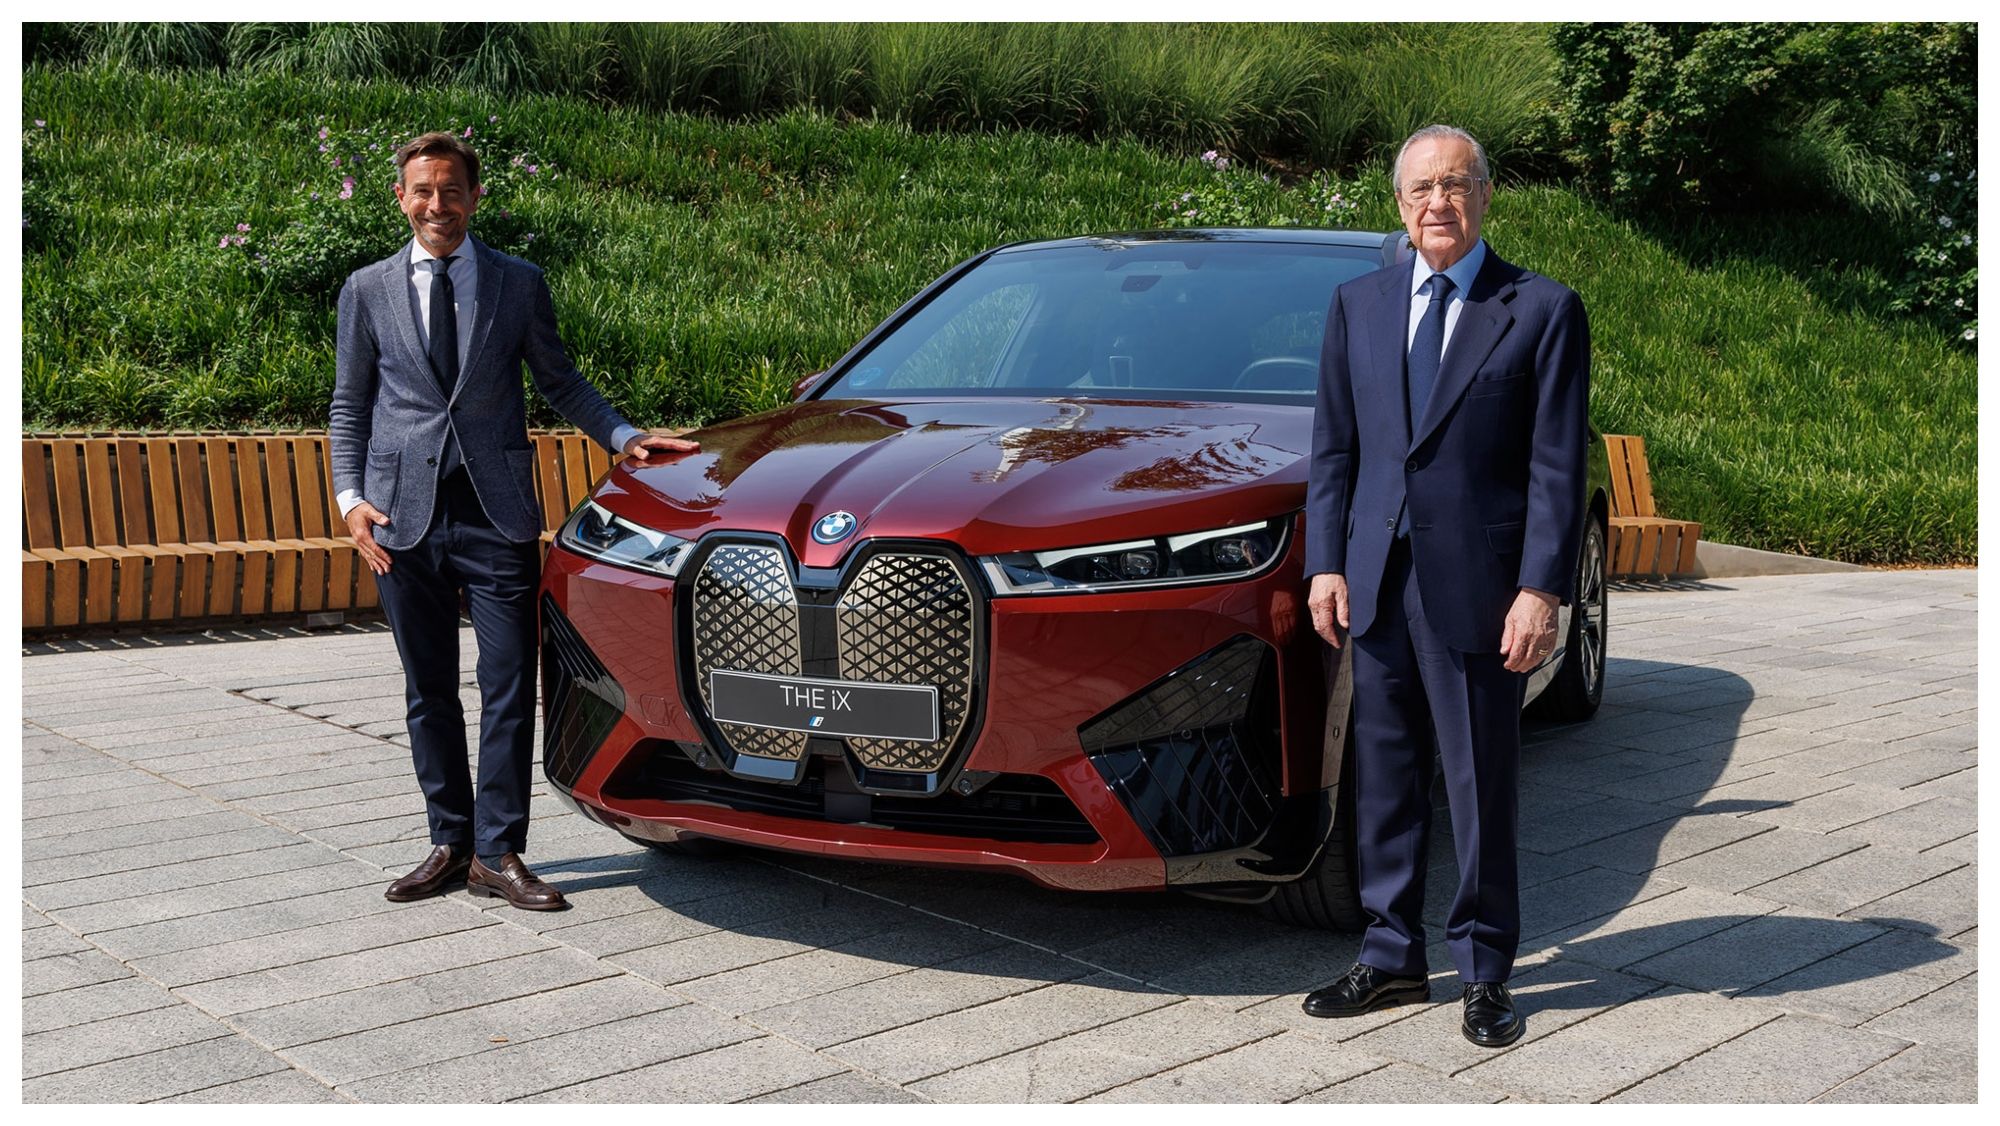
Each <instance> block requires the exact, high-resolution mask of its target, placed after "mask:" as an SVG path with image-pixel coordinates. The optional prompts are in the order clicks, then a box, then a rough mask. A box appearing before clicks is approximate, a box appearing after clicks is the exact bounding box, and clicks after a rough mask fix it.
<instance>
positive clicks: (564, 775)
mask: <svg viewBox="0 0 2000 1126" xmlns="http://www.w3.org/2000/svg"><path fill="white" fill-rule="evenodd" d="M624 714H625V690H624V689H623V688H620V687H619V686H618V682H617V681H615V680H613V679H611V673H610V671H609V670H607V669H606V668H605V667H604V663H603V662H602V661H599V660H598V659H597V654H595V653H592V652H591V651H590V646H588V645H586V644H584V641H583V637H582V636H581V635H579V634H578V633H577V632H576V627H575V626H574V625H572V624H570V620H569V619H568V618H567V617H565V616H563V612H562V611H561V610H559V609H557V608H556V603H555V599H553V598H550V597H549V596H547V595H543V596H542V771H543V772H544V773H546V774H547V775H548V776H549V781H551V782H554V783H555V784H556V785H558V786H561V787H563V788H564V789H570V788H572V787H574V786H575V785H576V780H577V778H578V777H580V776H581V775H582V774H583V768H584V767H586V766H588V765H590V759H591V756H592V755H595V754H596V753H597V750H598V748H599V747H602V746H603V745H604V737H605V736H607V735H609V734H611V728H612V726H613V725H614V724H616V723H617V722H618V717H619V716H621V715H624Z"/></svg>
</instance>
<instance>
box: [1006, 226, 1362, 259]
mask: <svg viewBox="0 0 2000 1126" xmlns="http://www.w3.org/2000/svg"><path fill="white" fill-rule="evenodd" d="M1392 237H1396V236H1392V235H1390V234H1388V233H1386V232H1382V231H1349V230H1334V229H1331V228H1326V227H1181V228H1176V229H1173V230H1157V231H1116V232H1110V233H1106V234H1096V235H1080V236H1077V237H1074V238H1054V239H1033V240H1030V241H1025V242H1014V243H1008V244H1007V245H1005V246H1001V247H997V248H995V250H994V253H996V254H1007V253H1013V252H1016V251H1022V250H1047V249H1050V248H1052V247H1062V246H1099V247H1101V246H1105V245H1107V244H1111V245H1117V246H1141V245H1145V244H1148V243H1172V242H1264V243H1286V242H1290V243H1301V242H1303V243H1314V244H1317V245H1320V246H1352V247H1357V248H1360V249H1366V250H1379V249H1381V247H1382V244H1383V241H1384V240H1386V239H1389V238H1392Z"/></svg>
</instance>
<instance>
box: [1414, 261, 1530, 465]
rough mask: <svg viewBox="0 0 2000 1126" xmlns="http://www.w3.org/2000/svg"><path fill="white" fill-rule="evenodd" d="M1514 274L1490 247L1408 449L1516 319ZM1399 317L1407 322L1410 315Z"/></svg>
mask: <svg viewBox="0 0 2000 1126" xmlns="http://www.w3.org/2000/svg"><path fill="white" fill-rule="evenodd" d="M1513 274H1514V270H1513V267H1511V266H1509V265H1507V264H1506V263H1505V262H1502V261H1500V256H1499V255H1497V254H1495V253H1493V251H1492V248H1490V247H1489V248H1488V249H1487V251H1486V263H1485V265H1483V266H1481V267H1480V269H1479V276H1478V277H1476V278H1474V279H1473V283H1472V292H1471V293H1469V294H1467V295H1466V299H1465V308H1463V309H1461V310H1460V311H1459V314H1458V324H1457V325H1455V326H1453V328H1452V330H1451V340H1450V341H1449V342H1448V343H1447V344H1446V345H1445V349H1444V364H1443V365H1442V366H1441V367H1439V369H1438V378H1437V383H1436V385H1435V386H1433V387H1432V388H1431V397H1430V401H1429V402H1428V403H1426V404H1424V414H1423V418H1422V419H1420V420H1418V422H1417V424H1416V426H1415V428H1414V431H1413V433H1411V435H1410V449H1411V450H1415V449H1416V448H1417V447H1418V446H1421V445H1423V444H1424V441H1425V439H1427V438H1429V437H1430V436H1431V432H1432V431H1434V430H1436V429H1437V428H1438V424H1439V423H1442V422H1443V421H1444V417H1445V415H1447V414H1450V413H1451V408H1452V406H1453V405H1454V404H1456V403H1457V402H1458V399H1459V396H1461V395H1463V394H1465V389H1466V387H1467V386H1468V385H1470V384H1471V382H1472V376H1473V374H1474V373H1475V372H1477V371H1478V370H1479V365H1480V364H1482V363H1485V362H1486V357H1487V356H1489V355H1491V354H1492V353H1493V346H1494V345H1496V344H1498V343H1500V337H1501V336H1503V335H1505V334H1506V332H1507V326H1508V325H1511V324H1513V323H1514V314H1513V313H1511V312H1509V311H1508V309H1507V303H1508V302H1509V301H1512V300H1513V299H1514V283H1513V280H1512V278H1513ZM1403 315H1404V318H1405V319H1406V320H1407V318H1408V316H1409V313H1408V312H1407V311H1406V312H1405V313H1404V314H1403Z"/></svg>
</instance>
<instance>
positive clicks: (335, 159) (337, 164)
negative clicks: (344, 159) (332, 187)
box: [333, 156, 340, 168]
mask: <svg viewBox="0 0 2000 1126" xmlns="http://www.w3.org/2000/svg"><path fill="white" fill-rule="evenodd" d="M333 166H334V167H335V168H338V167H340V158H339V157H337V156H336V157H334V158H333Z"/></svg>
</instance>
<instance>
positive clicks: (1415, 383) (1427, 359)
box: [432, 274, 1452, 440]
mask: <svg viewBox="0 0 2000 1126" xmlns="http://www.w3.org/2000/svg"><path fill="white" fill-rule="evenodd" d="M1424 284H1426V285H1428V286H1430V287H1431V303H1430V307H1429V308H1427V309H1425V310H1424V319H1423V320H1421V321H1418V322H1417V335H1416V338H1415V339H1413V340H1411V341H1410V381H1409V393H1410V438H1411V439H1412V440H1414V439H1415V438H1416V436H1417V423H1418V422H1419V421H1420V420H1421V419H1422V418H1423V417H1424V407H1425V405H1427V404H1428V403H1429V402H1430V401H1431V388H1432V387H1433V386H1436V384H1437V378H1438V368H1439V366H1440V365H1442V364H1443V362H1444V310H1445V306H1446V305H1447V304H1449V303H1450V301H1451V288H1452V287H1451V279H1450V278H1448V277H1446V276H1444V275H1443V274H1432V275H1431V280H1430V281H1428V282H1426V283H1424ZM432 308H436V306H432Z"/></svg>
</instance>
